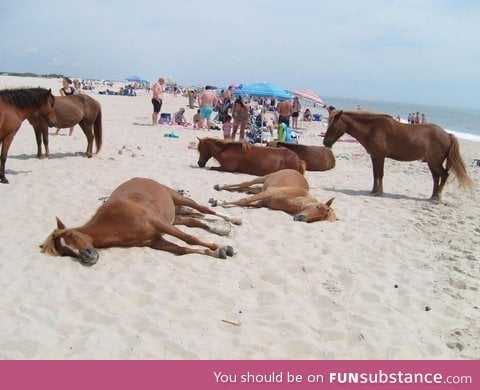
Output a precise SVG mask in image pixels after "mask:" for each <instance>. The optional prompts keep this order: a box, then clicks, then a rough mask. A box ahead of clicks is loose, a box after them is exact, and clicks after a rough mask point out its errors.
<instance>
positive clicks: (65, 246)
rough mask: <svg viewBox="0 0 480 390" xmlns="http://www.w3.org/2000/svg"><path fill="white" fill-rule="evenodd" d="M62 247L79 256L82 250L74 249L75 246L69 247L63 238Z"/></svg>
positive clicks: (61, 239)
mask: <svg viewBox="0 0 480 390" xmlns="http://www.w3.org/2000/svg"><path fill="white" fill-rule="evenodd" d="M60 245H61V246H62V248H66V249H68V250H70V251H72V252H73V253H75V254H76V255H77V256H80V250H79V249H77V248H74V247H73V246H71V245H68V244H67V243H66V242H65V239H64V238H63V237H60Z"/></svg>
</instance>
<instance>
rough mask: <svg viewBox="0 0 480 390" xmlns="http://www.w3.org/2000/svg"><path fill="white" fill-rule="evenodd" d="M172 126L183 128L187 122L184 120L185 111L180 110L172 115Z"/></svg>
mask: <svg viewBox="0 0 480 390" xmlns="http://www.w3.org/2000/svg"><path fill="white" fill-rule="evenodd" d="M173 124H174V125H182V126H185V125H186V124H187V120H186V119H185V109H184V108H181V109H180V110H178V111H177V112H176V113H175V114H173Z"/></svg>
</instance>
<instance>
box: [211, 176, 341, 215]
mask: <svg viewBox="0 0 480 390" xmlns="http://www.w3.org/2000/svg"><path fill="white" fill-rule="evenodd" d="M255 184H263V186H262V187H259V186H256V187H252V186H254V185H255ZM214 188H215V189H216V190H218V191H221V190H227V191H238V192H247V193H250V194H255V195H252V196H249V197H246V198H242V199H239V200H236V201H233V202H225V201H223V202H222V201H218V200H215V199H210V203H211V204H212V206H218V205H221V206H226V205H236V206H243V207H247V206H252V207H268V208H270V209H273V210H283V211H285V212H287V213H288V214H291V215H293V216H294V217H293V219H294V221H303V222H316V221H330V222H334V221H336V219H337V217H336V215H335V211H334V210H333V208H331V207H330V206H331V205H332V202H333V198H332V199H330V200H329V201H328V202H327V203H325V204H323V203H320V202H319V201H318V200H316V199H315V198H314V197H312V196H311V195H310V194H309V193H308V190H309V186H308V182H307V180H306V179H305V177H304V176H303V175H302V174H301V173H299V172H298V171H295V170H293V169H283V170H281V171H278V172H274V173H271V174H269V175H266V176H263V177H259V178H256V179H254V180H249V181H245V182H243V183H239V184H230V185H223V186H220V185H218V184H216V185H215V187H214Z"/></svg>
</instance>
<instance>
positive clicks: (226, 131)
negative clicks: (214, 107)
mask: <svg viewBox="0 0 480 390" xmlns="http://www.w3.org/2000/svg"><path fill="white" fill-rule="evenodd" d="M222 130H223V139H230V138H231V137H232V134H231V133H232V117H231V116H230V115H229V114H227V115H225V117H224V118H223V126H222Z"/></svg>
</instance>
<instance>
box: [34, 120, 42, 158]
mask: <svg viewBox="0 0 480 390" xmlns="http://www.w3.org/2000/svg"><path fill="white" fill-rule="evenodd" d="M33 131H34V132H35V141H36V142H37V158H42V131H41V130H40V129H38V128H36V127H34V128H33Z"/></svg>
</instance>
